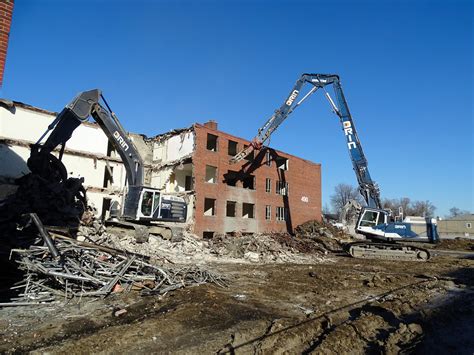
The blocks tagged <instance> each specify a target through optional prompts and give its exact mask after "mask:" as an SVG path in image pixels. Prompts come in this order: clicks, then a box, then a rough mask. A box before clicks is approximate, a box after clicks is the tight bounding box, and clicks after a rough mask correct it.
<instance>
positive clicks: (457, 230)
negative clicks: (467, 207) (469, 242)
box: [438, 213, 474, 238]
mask: <svg viewBox="0 0 474 355" xmlns="http://www.w3.org/2000/svg"><path fill="white" fill-rule="evenodd" d="M438 233H439V235H440V237H441V238H443V237H444V238H455V237H461V238H466V237H470V238H473V237H474V214H472V213H469V214H463V215H459V216H456V217H452V218H449V219H444V220H439V221H438Z"/></svg>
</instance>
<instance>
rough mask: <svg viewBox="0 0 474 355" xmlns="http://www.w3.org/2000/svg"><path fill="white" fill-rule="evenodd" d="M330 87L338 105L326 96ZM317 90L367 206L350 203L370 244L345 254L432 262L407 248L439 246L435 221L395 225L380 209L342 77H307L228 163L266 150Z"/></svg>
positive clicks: (355, 245)
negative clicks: (339, 132)
mask: <svg viewBox="0 0 474 355" xmlns="http://www.w3.org/2000/svg"><path fill="white" fill-rule="evenodd" d="M305 84H308V85H309V86H310V90H309V91H308V92H307V93H306V94H305V95H302V98H301V99H299V100H298V98H299V96H300V95H301V91H302V89H303V87H304V86H305ZM331 87H332V89H333V91H334V95H335V98H336V101H334V100H333V98H332V97H331V95H330V94H329V92H328V91H327V89H328V88H331ZM317 90H323V91H324V95H325V96H326V98H327V100H328V102H329V104H330V106H331V108H332V111H333V112H334V113H335V114H336V115H337V116H338V118H339V120H340V123H341V125H342V130H343V132H344V136H345V139H346V145H347V149H348V151H349V156H350V158H351V161H352V166H353V169H354V172H355V174H356V178H357V182H358V185H359V192H360V194H361V195H362V197H363V199H364V201H365V204H366V206H363V207H362V206H357V204H356V203H352V204H350V205H352V206H355V207H357V208H358V210H359V213H358V218H357V222H356V224H355V231H356V233H358V234H361V235H363V236H365V237H366V241H361V242H355V243H350V244H349V245H348V246H347V251H348V252H349V254H350V255H352V256H353V257H359V258H377V259H396V260H416V261H426V260H428V259H429V257H430V254H429V252H428V250H426V249H424V248H420V247H416V246H414V245H407V244H405V242H428V243H436V242H438V241H439V236H438V232H437V226H436V220H435V219H431V218H424V217H411V218H405V219H404V220H403V221H394V217H393V216H392V213H391V211H389V210H386V209H384V208H383V207H382V203H381V199H380V190H379V187H378V185H377V184H376V183H375V181H374V180H372V178H371V176H370V173H369V169H368V163H367V159H366V157H365V154H364V152H363V150H362V145H361V143H360V140H359V137H358V135H357V130H356V128H355V125H354V121H353V119H352V116H351V113H350V111H349V107H348V105H347V101H346V99H345V97H344V92H343V90H342V86H341V81H340V79H339V76H338V75H332V74H329V75H328V74H303V75H302V76H301V77H300V78H299V79H298V81H297V82H296V84H295V85H294V87H293V89H292V90H291V92H290V94H289V95H288V97H287V98H286V100H285V102H284V103H283V105H281V107H280V108H279V109H278V110H276V111H275V113H274V114H273V115H272V116H271V117H270V118H269V119H268V120H267V121H266V123H265V124H264V125H263V126H262V127H261V128H260V129H259V130H258V134H257V136H256V137H255V138H254V139H253V140H252V142H251V144H250V145H249V146H248V147H247V148H245V149H243V150H242V151H240V152H239V153H238V154H237V155H236V156H234V157H233V158H232V159H231V160H230V163H231V164H234V163H237V162H239V161H241V160H242V159H244V158H245V157H247V156H248V155H249V154H250V153H251V152H252V151H253V150H259V149H262V147H263V145H264V144H265V143H266V142H267V141H268V140H269V139H270V137H271V135H272V133H273V132H275V130H276V129H277V128H278V127H279V126H280V125H281V124H282V123H283V121H284V120H285V119H286V118H287V117H288V116H289V115H290V114H291V113H292V112H293V111H294V110H295V109H296V108H297V107H298V106H300V105H301V104H302V103H303V102H304V101H305V100H307V99H308V98H309V97H310V96H311V95H312V94H314V93H315V92H316V91H317Z"/></svg>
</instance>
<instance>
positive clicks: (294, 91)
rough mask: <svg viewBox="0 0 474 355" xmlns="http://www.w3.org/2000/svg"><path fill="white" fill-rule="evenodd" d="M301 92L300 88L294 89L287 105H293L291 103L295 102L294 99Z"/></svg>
mask: <svg viewBox="0 0 474 355" xmlns="http://www.w3.org/2000/svg"><path fill="white" fill-rule="evenodd" d="M298 94H299V91H298V90H293V92H292V93H291V95H290V97H289V98H288V100H286V105H287V106H291V104H292V103H293V101H295V99H296V97H297V96H298Z"/></svg>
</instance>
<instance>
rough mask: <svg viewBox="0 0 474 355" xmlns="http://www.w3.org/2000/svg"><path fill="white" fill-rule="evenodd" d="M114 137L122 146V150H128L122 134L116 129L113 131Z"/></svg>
mask: <svg viewBox="0 0 474 355" xmlns="http://www.w3.org/2000/svg"><path fill="white" fill-rule="evenodd" d="M114 138H115V139H116V140H117V142H118V143H119V144H120V146H121V147H122V148H123V150H124V151H127V150H128V148H129V147H128V144H127V142H125V139H123V138H122V136H121V135H120V133H118V131H115V132H114Z"/></svg>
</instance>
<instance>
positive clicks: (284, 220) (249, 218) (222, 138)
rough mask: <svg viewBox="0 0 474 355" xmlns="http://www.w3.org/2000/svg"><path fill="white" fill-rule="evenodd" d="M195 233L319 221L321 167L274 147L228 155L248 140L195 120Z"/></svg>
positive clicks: (205, 234)
mask: <svg viewBox="0 0 474 355" xmlns="http://www.w3.org/2000/svg"><path fill="white" fill-rule="evenodd" d="M193 127H194V132H195V142H196V144H195V151H194V154H193V157H192V164H193V172H194V190H195V211H194V213H195V217H194V219H195V225H194V233H195V234H197V235H198V236H202V237H204V238H208V237H211V236H212V235H213V233H232V232H236V231H239V232H242V233H259V232H269V231H289V232H292V231H293V229H294V227H296V226H297V225H299V224H301V223H303V222H306V221H307V220H311V219H318V220H320V219H321V165H320V164H315V163H312V162H310V161H307V160H304V159H301V158H298V157H295V156H291V155H289V154H285V153H283V152H280V151H276V150H273V149H268V148H265V149H262V150H261V151H256V152H254V153H255V154H254V156H248V157H247V158H246V159H245V160H244V161H242V162H240V163H238V164H235V165H230V164H229V159H230V158H231V157H232V156H233V155H235V154H236V153H237V152H238V151H239V150H240V149H242V148H243V147H244V146H245V145H248V144H249V141H246V140H243V139H241V138H237V137H235V136H232V135H230V134H227V133H224V132H221V131H218V130H217V124H216V123H215V122H213V121H211V122H208V123H205V124H204V125H201V124H195V125H194V126H193Z"/></svg>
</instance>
